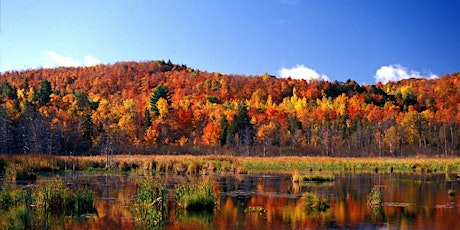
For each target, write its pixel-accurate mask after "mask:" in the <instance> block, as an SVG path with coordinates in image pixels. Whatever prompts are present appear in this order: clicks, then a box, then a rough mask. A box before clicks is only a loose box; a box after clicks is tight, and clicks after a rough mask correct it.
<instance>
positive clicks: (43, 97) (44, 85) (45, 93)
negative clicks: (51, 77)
mask: <svg viewBox="0 0 460 230" xmlns="http://www.w3.org/2000/svg"><path fill="white" fill-rule="evenodd" d="M51 93H52V91H51V83H50V82H49V81H48V80H46V79H45V80H42V81H41V83H40V89H39V90H38V103H39V105H40V106H43V105H46V103H48V102H49V101H50V95H51Z"/></svg>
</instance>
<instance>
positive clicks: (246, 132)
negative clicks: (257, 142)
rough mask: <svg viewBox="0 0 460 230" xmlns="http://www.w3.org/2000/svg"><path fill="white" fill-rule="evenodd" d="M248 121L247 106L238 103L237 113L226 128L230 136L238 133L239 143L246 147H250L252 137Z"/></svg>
mask: <svg viewBox="0 0 460 230" xmlns="http://www.w3.org/2000/svg"><path fill="white" fill-rule="evenodd" d="M250 120H251V119H250V118H249V115H248V108H247V106H246V105H245V104H243V103H240V104H239V106H238V113H237V114H235V116H233V120H232V122H231V124H230V127H229V128H228V131H229V133H230V134H231V135H232V136H234V135H235V134H236V133H238V136H239V138H240V142H241V143H242V144H246V145H252V140H253V137H254V128H253V126H252V124H251V122H250Z"/></svg>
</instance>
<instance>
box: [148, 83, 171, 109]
mask: <svg viewBox="0 0 460 230" xmlns="http://www.w3.org/2000/svg"><path fill="white" fill-rule="evenodd" d="M160 98H163V99H165V100H166V101H167V102H168V104H169V103H171V94H170V93H169V91H168V88H166V86H164V85H161V84H160V85H158V86H157V87H156V88H155V90H154V91H153V93H152V96H151V97H150V109H151V110H152V111H155V114H156V115H158V112H159V111H158V107H157V102H158V100H160Z"/></svg>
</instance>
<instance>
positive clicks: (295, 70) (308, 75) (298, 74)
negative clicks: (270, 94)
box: [278, 65, 329, 81]
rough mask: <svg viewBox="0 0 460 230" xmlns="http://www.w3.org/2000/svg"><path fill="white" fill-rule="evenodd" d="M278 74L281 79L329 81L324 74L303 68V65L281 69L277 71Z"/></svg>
mask: <svg viewBox="0 0 460 230" xmlns="http://www.w3.org/2000/svg"><path fill="white" fill-rule="evenodd" d="M278 74H279V76H280V77H281V78H288V77H290V78H292V79H305V80H307V81H309V80H325V81H329V78H328V77H327V75H325V74H320V73H318V72H316V71H315V70H313V69H310V68H308V67H305V66H304V65H296V66H294V67H292V68H290V69H286V68H284V67H283V68H281V69H280V70H278Z"/></svg>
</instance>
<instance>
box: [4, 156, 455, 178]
mask: <svg viewBox="0 0 460 230" xmlns="http://www.w3.org/2000/svg"><path fill="white" fill-rule="evenodd" d="M0 158H1V159H3V161H4V162H6V167H8V165H9V166H12V165H14V164H16V165H17V164H20V165H23V166H24V167H26V168H34V170H36V171H55V170H65V169H67V170H68V169H75V170H89V169H97V168H106V160H107V158H106V156H104V155H99V156H78V157H77V156H72V157H69V156H52V155H33V154H32V155H0ZM108 169H114V170H120V171H129V170H151V171H156V172H170V173H171V172H174V173H178V174H185V173H187V174H197V173H201V174H209V173H216V172H228V173H246V172H249V173H260V172H274V173H292V172H293V171H294V170H298V171H299V173H304V172H306V171H313V172H319V171H363V170H364V171H375V172H393V171H400V172H412V171H415V172H447V173H450V172H452V173H454V172H460V158H424V157H422V158H421V157H414V158H333V157H295V156H289V157H234V156H224V155H212V156H192V155H112V156H109V163H108Z"/></svg>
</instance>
